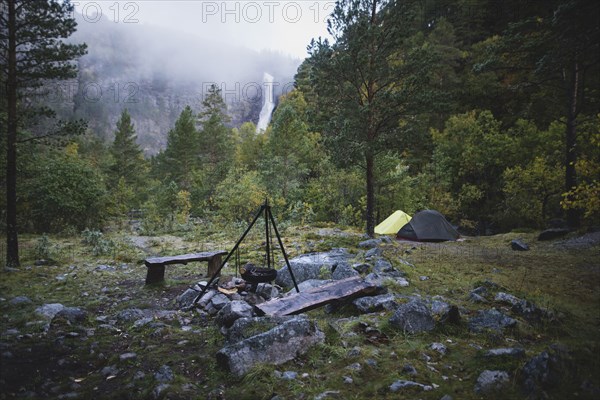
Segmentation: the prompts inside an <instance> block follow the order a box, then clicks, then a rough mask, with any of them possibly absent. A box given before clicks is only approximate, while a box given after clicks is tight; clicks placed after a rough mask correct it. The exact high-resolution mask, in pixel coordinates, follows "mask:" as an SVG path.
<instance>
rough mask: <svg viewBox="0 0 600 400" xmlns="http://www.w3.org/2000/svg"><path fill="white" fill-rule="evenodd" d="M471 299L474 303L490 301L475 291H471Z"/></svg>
mask: <svg viewBox="0 0 600 400" xmlns="http://www.w3.org/2000/svg"><path fill="white" fill-rule="evenodd" d="M469 300H471V301H472V302H473V303H487V302H488V301H487V300H486V299H485V297H483V296H481V295H479V294H477V293H473V292H471V294H470V295H469Z"/></svg>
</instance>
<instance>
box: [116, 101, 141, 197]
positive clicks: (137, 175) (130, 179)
mask: <svg viewBox="0 0 600 400" xmlns="http://www.w3.org/2000/svg"><path fill="white" fill-rule="evenodd" d="M136 138H137V135H136V133H135V128H134V126H133V123H132V122H131V116H130V115H129V112H128V111H127V110H126V109H125V110H123V112H122V113H121V118H120V119H119V121H117V130H116V131H115V139H114V141H113V143H112V146H111V147H110V154H111V155H112V158H113V160H112V165H111V166H110V177H111V185H112V186H113V187H116V186H117V184H118V183H119V182H120V181H121V180H123V183H124V184H125V185H127V186H130V187H131V189H133V190H134V191H135V192H137V191H139V190H140V189H141V188H142V185H143V183H144V178H145V175H146V162H145V160H144V155H143V153H142V150H141V149H140V147H139V145H138V144H137V143H136Z"/></svg>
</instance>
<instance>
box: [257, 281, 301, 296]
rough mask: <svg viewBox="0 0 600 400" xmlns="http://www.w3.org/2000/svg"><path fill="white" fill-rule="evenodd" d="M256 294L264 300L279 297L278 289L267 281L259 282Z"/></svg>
mask: <svg viewBox="0 0 600 400" xmlns="http://www.w3.org/2000/svg"><path fill="white" fill-rule="evenodd" d="M294 290H295V289H294ZM256 294H257V295H259V296H261V297H262V298H264V299H265V300H271V299H273V298H276V297H279V289H277V288H276V287H275V286H273V285H271V284H269V283H259V284H258V286H257V287H256Z"/></svg>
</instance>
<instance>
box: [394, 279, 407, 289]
mask: <svg viewBox="0 0 600 400" xmlns="http://www.w3.org/2000/svg"><path fill="white" fill-rule="evenodd" d="M394 282H395V283H396V285H398V286H400V287H407V286H410V283H409V282H408V281H407V280H406V278H395V279H394Z"/></svg>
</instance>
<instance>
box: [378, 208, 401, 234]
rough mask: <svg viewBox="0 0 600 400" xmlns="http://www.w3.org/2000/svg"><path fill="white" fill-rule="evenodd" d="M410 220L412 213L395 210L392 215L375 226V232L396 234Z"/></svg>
mask: <svg viewBox="0 0 600 400" xmlns="http://www.w3.org/2000/svg"><path fill="white" fill-rule="evenodd" d="M408 221H410V215H408V214H407V213H405V212H404V211H400V210H397V211H394V213H393V214H392V215H390V216H389V217H387V218H386V219H385V220H383V222H382V223H380V224H379V225H377V226H376V227H375V233H378V234H380V235H395V234H397V233H398V231H399V230H400V228H402V227H403V226H404V225H406V224H407V223H408Z"/></svg>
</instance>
